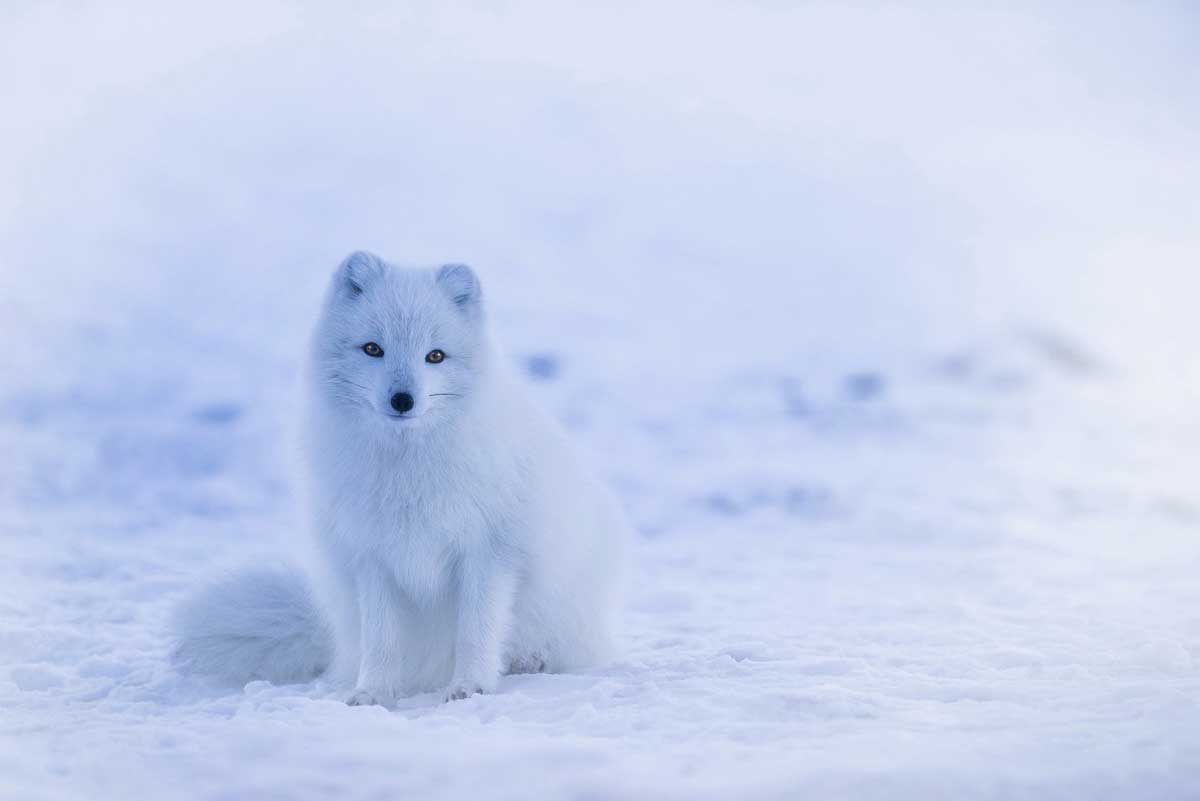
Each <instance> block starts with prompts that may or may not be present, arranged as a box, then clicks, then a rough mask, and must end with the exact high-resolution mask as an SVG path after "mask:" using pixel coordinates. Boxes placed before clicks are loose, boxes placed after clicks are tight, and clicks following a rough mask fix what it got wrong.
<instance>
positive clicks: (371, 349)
mask: <svg viewBox="0 0 1200 801" xmlns="http://www.w3.org/2000/svg"><path fill="white" fill-rule="evenodd" d="M362 349H363V353H365V354H367V355H368V356H373V357H375V358H376V359H378V358H379V357H380V356H382V355H383V348H381V347H379V346H378V345H376V344H375V343H374V342H368V343H367V344H365V345H363V348H362Z"/></svg>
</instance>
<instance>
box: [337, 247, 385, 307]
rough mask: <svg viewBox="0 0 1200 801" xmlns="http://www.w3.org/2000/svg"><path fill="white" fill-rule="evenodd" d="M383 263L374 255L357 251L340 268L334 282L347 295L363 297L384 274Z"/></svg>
mask: <svg viewBox="0 0 1200 801" xmlns="http://www.w3.org/2000/svg"><path fill="white" fill-rule="evenodd" d="M383 270H384V267H383V261H382V260H381V259H380V258H379V257H378V256H376V255H375V254H374V253H368V252H367V251H365V250H356V251H354V252H353V253H351V254H350V255H349V256H347V257H346V258H345V259H344V260H343V261H342V263H341V265H339V266H338V269H337V275H336V276H334V280H335V281H336V282H337V283H338V286H339V288H341V289H342V291H344V292H345V293H346V294H348V295H351V296H354V295H361V294H362V293H363V291H364V290H365V289H366V288H367V287H369V286H370V285H371V283H372V282H373V281H375V279H377V278H378V277H379V276H380V275H382V274H383Z"/></svg>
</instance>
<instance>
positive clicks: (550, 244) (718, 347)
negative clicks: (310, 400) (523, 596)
mask: <svg viewBox="0 0 1200 801" xmlns="http://www.w3.org/2000/svg"><path fill="white" fill-rule="evenodd" d="M117 5H123V6H124V7H123V8H117V7H116V6H117ZM571 5H574V4H554V5H550V4H542V5H537V4H535V5H530V4H525V3H515V4H511V5H508V4H506V5H504V6H503V7H500V6H496V7H492V6H490V5H489V4H473V5H463V6H454V5H451V4H432V3H430V4H424V3H414V4H411V5H406V6H405V7H404V8H403V10H397V9H396V8H385V7H382V6H378V7H377V6H375V5H373V4H371V3H363V4H351V5H350V6H347V7H346V9H344V10H335V9H334V8H333V7H332V6H330V7H329V8H327V9H325V8H322V7H321V6H320V4H315V3H291V2H288V3H282V2H281V3H278V4H261V5H260V4H253V5H251V4H244V3H243V4H236V5H235V4H223V3H212V4H203V5H200V4H197V5H195V6H193V7H191V8H185V7H183V5H182V4H153V5H151V4H144V5H139V4H136V3H128V4H94V5H87V4H72V5H70V6H62V5H58V4H32V3H29V4H26V3H17V4H9V5H6V6H5V9H4V11H3V12H0V13H2V14H3V19H2V20H0V89H2V90H3V96H4V98H5V114H4V115H3V116H4V121H3V123H0V152H2V153H3V155H2V156H0V371H2V372H0V374H2V375H3V378H2V379H0V452H2V453H3V454H4V457H3V459H0V587H2V588H3V589H2V590H0V798H3V799H14V801H15V800H17V799H20V800H22V801H24V800H29V801H36V800H37V799H80V798H88V799H125V798H155V799H160V800H161V801H170V800H171V799H212V800H214V801H216V799H221V800H223V801H232V800H233V799H326V798H329V799H335V798H336V799H396V798H423V799H460V798H489V799H529V798H551V799H553V798H580V799H607V798H628V799H640V798H659V799H707V798H712V799H727V798H760V799H773V798H779V799H784V798H789V799H790V798H815V799H822V798H829V799H840V798H854V799H908V798H911V799H921V800H922V801H928V800H929V799H956V800H957V799H1010V798H1012V799H1061V798H1073V799H1085V798H1086V799H1187V798H1200V789H1198V788H1200V583H1198V582H1197V575H1200V492H1198V490H1197V484H1196V480H1197V476H1198V475H1200V417H1198V415H1197V409H1200V392H1198V387H1200V360H1197V359H1196V358H1195V343H1196V342H1197V341H1200V339H1198V335H1200V324H1198V323H1197V321H1196V316H1195V313H1194V305H1195V298H1196V297H1198V296H1200V277H1198V276H1200V272H1198V271H1197V270H1196V264H1197V263H1200V261H1198V257H1200V207H1198V204H1197V203H1196V195H1195V187H1196V186H1198V185H1200V161H1198V160H1197V158H1196V152H1197V150H1196V142H1197V141H1200V140H1198V139H1197V134H1198V133H1200V114H1198V111H1200V109H1198V107H1197V102H1196V99H1197V96H1196V93H1195V86H1196V84H1197V69H1198V65H1200V58H1198V56H1197V51H1196V49H1195V32H1196V26H1197V17H1196V13H1195V11H1194V10H1193V9H1191V8H1190V7H1189V6H1187V4H1173V5H1160V6H1155V5H1149V4H1137V5H1131V4H1120V5H1111V6H1106V5H1103V4H1093V5H1090V6H1089V8H1088V10H1087V11H1086V12H1085V11H1083V10H1082V9H1080V8H1078V7H1077V6H1070V5H1062V6H1054V5H1052V4H1040V5H1039V6H1038V10H1037V11H1036V12H1035V11H1034V10H1033V8H1034V7H1033V6H1029V7H1026V8H1024V9H1023V10H1022V9H1020V8H1016V7H1014V8H1012V9H1009V10H1004V9H1001V8H998V7H988V8H987V9H985V8H983V6H982V5H981V6H980V7H978V8H968V7H965V6H956V7H954V8H953V9H952V8H950V7H949V6H932V5H931V6H928V7H923V8H907V9H906V8H900V7H896V6H892V5H884V6H879V5H876V4H869V5H863V6H849V5H840V4H837V5H834V4H831V5H825V4H796V6H797V7H794V8H793V7H792V6H791V4H786V3H770V2H763V3H743V4H732V3H730V4H724V3H712V4H709V3H703V2H701V3H688V4H686V5H676V4H670V3H663V4H641V5H630V6H628V7H626V8H623V9H621V8H614V7H612V6H607V5H605V4H594V7H592V6H589V7H588V8H582V7H574V8H569V7H568V6H571ZM602 5H604V6H605V8H604V10H601V6H602ZM646 5H650V6H651V7H649V8H647V7H646ZM357 248H366V249H371V250H374V251H376V252H379V253H380V254H383V255H384V256H386V257H389V258H393V259H397V260H403V261H410V262H418V263H420V262H425V263H438V262H446V261H454V262H466V263H469V264H471V265H473V266H474V267H475V268H476V269H477V270H478V272H479V273H480V275H481V276H482V278H483V280H484V282H485V286H486V288H487V292H488V297H489V299H490V302H491V303H492V309H493V320H494V324H495V329H496V332H497V335H498V336H499V338H500V339H501V341H502V342H503V343H504V344H505V345H506V346H507V352H508V357H509V358H510V359H511V360H512V362H513V364H514V365H516V366H517V368H518V369H520V370H522V371H524V373H525V374H526V375H527V376H528V379H529V386H530V391H531V392H533V393H535V395H536V396H537V398H538V399H539V400H540V401H541V402H542V403H543V404H545V406H546V407H547V408H548V409H549V410H550V411H551V412H552V413H554V414H555V415H556V416H557V417H558V418H559V419H560V420H562V421H563V422H564V424H565V425H567V426H568V428H569V430H570V432H571V434H572V436H573V437H574V438H575V439H576V440H577V441H578V442H579V443H580V445H581V446H582V447H583V448H584V449H585V451H586V452H587V453H588V455H589V457H590V459H591V461H592V463H593V464H594V466H595V467H596V469H597V471H598V472H599V473H600V474H601V475H602V476H603V477H604V478H605V479H606V480H607V481H608V482H609V483H610V484H611V485H612V486H613V487H614V488H615V489H616V490H617V492H618V493H619V495H620V497H621V499H622V501H623V502H624V503H625V504H626V506H627V508H628V510H629V513H630V517H631V519H632V520H633V521H634V523H635V525H636V527H637V530H638V532H639V537H638V541H637V543H636V547H635V550H634V560H633V561H634V567H633V570H634V576H633V581H632V588H631V592H630V595H629V598H628V599H627V605H626V606H627V608H626V613H625V623H626V633H625V637H624V642H623V652H622V654H621V656H620V657H619V658H618V659H617V660H615V661H613V662H612V663H610V664H606V665H604V666H603V667H600V668H597V669H595V670H591V671H588V672H586V673H581V674H575V675H522V676H513V677H507V678H504V679H503V680H502V681H501V683H500V688H499V691H498V692H497V693H495V694H490V695H485V696H478V697H473V698H470V699H468V700H464V701H458V702H454V703H449V704H443V703H441V698H440V696H437V695H435V694H428V695H420V696H415V697H412V698H408V699H405V700H404V701H403V702H402V703H401V705H400V708H399V709H397V710H395V711H387V710H384V709H381V708H361V707H358V708H351V707H348V706H346V705H345V704H344V703H343V701H342V699H341V698H340V697H339V696H338V695H336V694H334V693H333V692H332V691H331V690H330V688H328V687H327V686H325V685H323V684H322V682H321V680H319V679H318V680H310V681H307V682H305V683H299V684H290V685H283V686H274V685H271V684H268V683H266V682H252V683H250V684H248V685H246V686H245V687H244V688H243V689H240V690H236V691H230V690H228V689H225V688H221V687H219V686H216V685H208V684H204V683H203V682H200V681H198V680H196V679H194V678H192V677H189V676H187V675H183V674H181V673H180V672H179V671H177V669H176V668H175V667H174V666H173V664H172V662H171V659H170V641H169V631H170V621H171V616H172V614H174V611H175V609H176V606H177V605H178V603H179V602H180V601H181V599H183V598H184V597H186V596H187V595H188V593H189V592H191V591H193V590H194V589H195V588H196V587H198V586H200V585H201V584H202V583H204V582H206V581H210V580H213V579H214V578H216V577H219V576H220V575H222V573H223V571H227V570H230V569H235V568H238V567H240V566H245V565H250V566H254V567H256V568H258V569H261V570H263V571H264V572H265V573H264V574H265V575H270V571H271V570H273V569H274V568H273V565H275V564H276V563H277V562H279V561H282V560H284V559H285V558H286V557H287V556H288V554H289V553H291V552H293V551H294V549H297V548H300V547H301V543H302V542H303V541H304V538H305V534H304V525H305V523H304V516H303V513H302V512H301V501H300V498H299V493H298V481H297V480H296V477H295V476H296V471H295V466H294V462H295V449H294V443H295V436H294V431H293V430H292V428H293V421H294V419H295V412H296V409H297V406H298V398H297V397H296V393H297V392H298V391H299V383H298V381H297V371H298V368H299V365H300V363H301V360H302V359H303V355H304V353H305V352H306V348H307V337H308V332H309V327H310V325H311V324H312V321H313V319H314V318H315V315H316V311H317V308H318V304H319V297H320V292H321V288H322V287H323V285H324V282H325V281H326V279H327V277H328V275H329V272H330V271H331V270H332V269H333V267H334V266H335V265H336V264H337V262H338V260H339V259H341V258H342V257H343V256H345V254H346V253H348V252H349V251H351V250H354V249H357ZM229 600H230V602H235V601H236V599H233V598H230V599H229Z"/></svg>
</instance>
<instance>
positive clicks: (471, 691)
mask: <svg viewBox="0 0 1200 801" xmlns="http://www.w3.org/2000/svg"><path fill="white" fill-rule="evenodd" d="M482 692H483V688H482V687H480V686H479V685H478V684H473V683H471V682H469V681H468V682H455V683H453V684H451V685H450V687H449V688H447V690H446V697H445V699H444V700H446V701H461V700H463V699H464V698H470V697H471V696H472V695H479V694H481V693H482Z"/></svg>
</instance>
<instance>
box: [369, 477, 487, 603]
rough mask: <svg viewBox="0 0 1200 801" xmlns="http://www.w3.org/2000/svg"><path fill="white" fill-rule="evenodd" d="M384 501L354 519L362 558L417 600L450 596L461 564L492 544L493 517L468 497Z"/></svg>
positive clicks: (426, 496)
mask: <svg viewBox="0 0 1200 801" xmlns="http://www.w3.org/2000/svg"><path fill="white" fill-rule="evenodd" d="M381 500H383V501H385V502H383V503H376V504H369V505H365V506H364V508H362V509H361V510H359V512H358V514H355V515H354V516H355V517H357V518H359V520H360V521H361V522H362V523H363V525H362V528H361V536H362V541H361V543H360V544H361V550H360V552H359V558H360V559H363V560H365V561H369V562H374V563H376V564H378V565H379V566H381V567H383V568H384V569H385V570H386V572H387V573H389V574H390V575H392V576H394V578H395V579H396V582H397V584H398V585H399V588H400V589H401V590H402V591H403V592H404V593H405V594H406V595H407V596H409V597H410V598H411V599H412V600H414V601H417V602H422V603H423V602H426V601H433V600H437V599H440V598H444V597H446V596H447V594H448V593H449V592H450V591H451V590H452V588H453V587H454V585H455V583H456V575H457V570H458V566H459V564H460V563H461V560H462V559H463V558H464V557H466V556H469V555H471V554H473V553H478V552H483V551H486V550H487V549H489V548H490V546H491V539H492V536H493V534H492V525H491V522H490V520H489V515H488V514H487V511H486V510H485V509H482V508H480V507H479V506H478V505H476V504H474V503H471V502H470V501H469V500H468V499H463V498H461V497H460V498H458V499H457V500H456V499H455V498H454V497H450V496H447V495H444V494H439V493H430V494H424V495H421V494H415V495H411V496H408V497H400V496H397V497H392V498H383V499H381Z"/></svg>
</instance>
